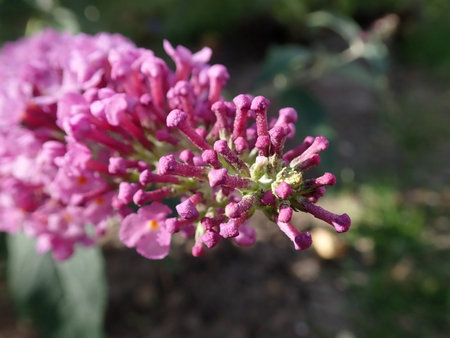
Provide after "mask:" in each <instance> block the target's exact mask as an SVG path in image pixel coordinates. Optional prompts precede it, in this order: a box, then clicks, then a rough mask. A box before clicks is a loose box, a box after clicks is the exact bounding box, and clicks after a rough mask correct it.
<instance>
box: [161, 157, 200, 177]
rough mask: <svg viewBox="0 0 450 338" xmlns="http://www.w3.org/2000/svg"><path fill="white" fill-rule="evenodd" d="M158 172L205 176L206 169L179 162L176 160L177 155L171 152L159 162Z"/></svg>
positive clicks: (162, 173)
mask: <svg viewBox="0 0 450 338" xmlns="http://www.w3.org/2000/svg"><path fill="white" fill-rule="evenodd" d="M158 174H160V175H167V174H172V175H178V176H185V177H197V178H203V177H204V176H205V171H204V169H203V168H199V167H194V166H192V165H189V164H183V163H179V162H177V161H176V160H175V156H173V155H172V154H171V155H166V156H163V157H161V158H160V160H159V163H158Z"/></svg>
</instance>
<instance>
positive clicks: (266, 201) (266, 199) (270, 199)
mask: <svg viewBox="0 0 450 338" xmlns="http://www.w3.org/2000/svg"><path fill="white" fill-rule="evenodd" d="M275 202H276V197H275V195H274V194H273V193H272V190H267V191H266V192H265V193H264V195H263V197H262V198H261V203H262V204H263V205H271V206H274V205H275Z"/></svg>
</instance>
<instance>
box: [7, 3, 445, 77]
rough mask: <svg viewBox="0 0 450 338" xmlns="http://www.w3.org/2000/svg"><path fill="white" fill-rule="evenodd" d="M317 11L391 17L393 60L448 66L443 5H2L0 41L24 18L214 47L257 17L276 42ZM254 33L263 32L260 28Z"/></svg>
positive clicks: (366, 21) (297, 31)
mask: <svg viewBox="0 0 450 338" xmlns="http://www.w3.org/2000/svg"><path fill="white" fill-rule="evenodd" d="M318 10H327V11H330V12H334V13H336V14H338V15H341V16H346V17H353V18H355V19H356V21H357V22H358V23H359V24H360V25H361V26H362V27H363V28H368V27H369V25H370V24H371V23H372V22H373V21H374V20H375V19H377V18H379V17H381V16H383V15H385V14H388V13H394V14H397V15H398V16H399V17H400V21H401V29H400V30H399V32H398V43H397V44H396V47H397V48H398V51H399V55H401V56H402V58H403V59H404V60H405V61H408V62H420V63H422V64H426V65H427V66H430V67H432V68H434V69H436V70H439V71H447V72H448V71H449V69H450V45H449V44H447V43H445V41H446V36H447V34H448V32H449V31H450V21H449V20H448V15H449V14H450V2H449V1H447V0H429V1H420V0H379V1H359V0H337V1H332V2H330V1H327V0H251V1H238V0H230V1H213V2H211V1H209V0H190V1H184V0H152V1H147V0H127V1H124V0H118V1H107V0H95V1H89V0H77V1H71V0H59V1H58V0H2V1H0V41H5V40H11V39H16V38H18V37H19V36H21V35H22V34H23V33H25V31H26V28H25V27H26V26H27V25H30V20H31V23H33V22H34V24H35V26H36V27H39V25H38V24H37V23H38V22H39V23H40V24H41V25H51V26H56V27H59V28H65V29H69V30H74V29H78V28H79V29H81V30H82V31H85V32H88V33H95V32H98V31H102V30H107V31H111V32H120V33H122V34H124V35H126V36H128V37H130V38H131V39H132V40H134V41H135V42H136V43H138V44H142V45H148V43H151V42H152V41H153V40H158V41H159V40H161V39H162V38H168V39H170V40H172V41H173V42H175V43H180V42H182V43H184V44H192V43H199V42H202V43H205V42H207V43H210V44H214V43H217V42H218V41H220V39H221V38H224V37H226V36H227V37H229V36H230V34H233V38H234V39H236V40H245V39H247V38H251V36H250V37H249V36H246V35H245V33H244V34H242V31H241V30H240V29H241V28H242V27H243V26H245V23H246V22H253V23H255V24H256V23H257V22H258V18H265V20H266V21H273V22H274V23H276V24H277V25H279V27H280V28H281V29H282V30H283V31H284V33H283V34H284V35H285V37H284V38H283V37H282V39H283V40H284V41H286V40H291V41H301V40H305V39H306V40H307V39H308V38H309V37H308V33H307V32H305V27H304V22H305V20H306V18H307V16H308V15H309V14H310V13H311V12H314V11H318ZM258 28H259V30H261V31H262V32H264V26H261V25H260V26H259V27H258ZM305 33H306V34H305ZM249 43H251V41H249Z"/></svg>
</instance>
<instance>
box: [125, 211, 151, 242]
mask: <svg viewBox="0 0 450 338" xmlns="http://www.w3.org/2000/svg"><path fill="white" fill-rule="evenodd" d="M145 222H146V220H145V219H144V218H142V217H141V216H140V215H136V214H130V215H128V216H127V217H125V218H124V220H123V221H122V226H121V227H120V230H119V238H120V241H121V242H122V243H123V244H125V245H126V246H127V247H129V248H131V247H133V246H135V245H136V243H137V242H138V241H139V239H140V238H141V237H142V236H143V235H144V234H145V232H146V230H147V229H146V224H145Z"/></svg>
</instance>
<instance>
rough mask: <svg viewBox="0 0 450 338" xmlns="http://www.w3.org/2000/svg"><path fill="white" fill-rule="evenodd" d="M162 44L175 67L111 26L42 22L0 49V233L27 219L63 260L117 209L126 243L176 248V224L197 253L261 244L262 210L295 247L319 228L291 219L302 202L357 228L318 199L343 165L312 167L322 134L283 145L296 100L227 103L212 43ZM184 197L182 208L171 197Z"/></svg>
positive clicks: (323, 144) (151, 250)
mask: <svg viewBox="0 0 450 338" xmlns="http://www.w3.org/2000/svg"><path fill="white" fill-rule="evenodd" d="M164 49H165V51H166V53H167V54H168V55H169V56H170V58H171V59H172V60H173V62H174V64H175V70H172V69H171V67H169V65H167V64H166V62H165V61H164V60H163V59H161V58H159V57H157V56H155V55H154V53H153V52H152V51H150V50H146V49H142V48H137V47H136V46H134V45H133V43H131V42H130V41H129V40H127V39H125V38H123V37H121V36H119V35H110V34H105V33H102V34H98V35H95V36H89V35H84V34H79V35H75V36H74V35H70V34H67V33H57V32H54V31H52V30H46V31H44V32H42V33H40V34H38V35H36V36H33V37H29V38H26V39H22V40H20V41H18V42H15V43H9V44H6V45H5V46H4V47H3V48H2V50H1V52H0V79H1V84H0V217H1V218H2V222H1V223H0V230H1V231H8V232H11V233H14V232H17V231H20V230H21V229H22V230H23V231H24V232H25V233H26V234H28V235H29V236H32V237H36V238H37V240H38V241H37V243H38V244H37V248H38V251H40V252H44V251H51V252H52V253H53V256H54V258H55V259H60V260H62V259H66V258H68V257H70V256H71V254H72V253H73V252H74V248H75V246H76V245H79V244H81V245H91V244H93V243H95V242H96V240H97V239H98V238H99V237H100V236H102V235H104V234H105V232H106V231H107V228H108V226H109V225H110V223H111V222H114V220H116V222H117V220H118V221H119V222H120V223H121V227H120V230H119V237H120V239H121V241H122V242H123V243H124V244H125V245H126V246H129V247H136V249H137V251H138V252H139V253H140V254H142V255H143V256H145V257H148V258H151V259H160V258H163V257H165V256H166V255H167V254H168V252H169V249H170V241H171V236H173V235H175V234H176V233H181V234H182V235H184V236H185V237H187V238H189V237H194V238H193V240H192V241H193V246H192V254H193V255H194V256H200V255H202V254H203V253H204V252H205V251H206V249H207V248H212V247H214V246H215V245H217V244H218V243H219V242H220V241H221V240H222V239H225V238H234V241H235V242H236V243H237V244H238V245H243V246H248V245H251V244H253V243H254V242H255V240H256V232H255V229H253V228H252V227H251V223H250V222H249V219H250V218H251V216H252V215H253V214H254V212H255V211H256V210H261V211H263V212H264V214H265V215H267V217H268V218H269V219H270V220H271V221H273V222H275V223H276V224H277V225H278V227H279V228H280V230H281V231H282V232H284V233H285V234H286V235H287V237H288V238H289V239H290V240H291V241H292V242H293V245H294V248H295V249H296V250H303V249H306V248H308V247H309V246H310V245H311V243H312V239H311V236H310V234H309V233H308V232H301V231H300V230H299V229H297V228H296V227H294V226H293V225H292V223H291V219H292V215H293V212H295V211H302V212H307V213H310V214H312V215H313V216H314V217H316V218H319V219H321V220H323V221H325V222H327V223H329V224H330V225H331V226H332V227H334V228H335V229H336V231H337V232H345V231H347V230H348V229H349V227H350V223H351V221H350V218H349V216H348V215H347V214H342V215H336V214H333V213H331V212H329V211H326V210H324V209H322V208H321V207H319V206H318V205H316V202H317V201H318V200H319V199H320V198H321V197H322V196H323V195H324V192H325V187H326V186H330V185H333V184H334V183H335V177H334V176H333V175H332V174H330V173H325V174H324V175H323V176H321V177H318V178H308V179H306V178H305V176H304V173H305V171H307V170H308V169H309V168H311V167H312V166H314V165H317V164H319V163H320V156H319V152H320V151H322V150H325V149H326V148H327V146H328V141H327V140H326V138H325V137H323V136H317V137H312V136H308V137H306V138H305V139H304V140H303V141H302V142H301V143H300V144H299V145H298V146H297V147H296V148H294V149H292V150H289V151H287V152H285V151H284V144H285V142H286V140H287V139H290V138H294V137H295V123H296V121H297V112H296V111H295V110H294V109H293V108H289V107H288V108H283V109H281V110H280V111H279V115H278V118H275V119H269V118H268V110H269V109H270V101H269V100H268V99H267V98H265V97H262V96H256V97H254V96H252V95H249V94H240V95H237V96H236V97H234V98H233V99H232V100H231V101H226V100H225V98H224V97H223V96H222V89H223V88H224V86H225V85H226V82H227V80H228V78H229V74H228V72H227V69H226V68H225V66H223V65H210V64H208V62H209V60H210V57H211V50H210V49H209V48H203V49H202V50H200V51H199V52H197V53H192V52H191V51H189V50H188V49H186V48H185V47H183V46H177V47H173V46H172V45H171V44H170V43H169V42H168V41H164ZM174 197H175V198H178V199H179V203H178V205H177V206H176V207H175V208H174V209H175V210H172V209H171V208H169V207H168V206H167V205H165V204H164V202H165V200H166V199H167V198H174Z"/></svg>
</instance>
